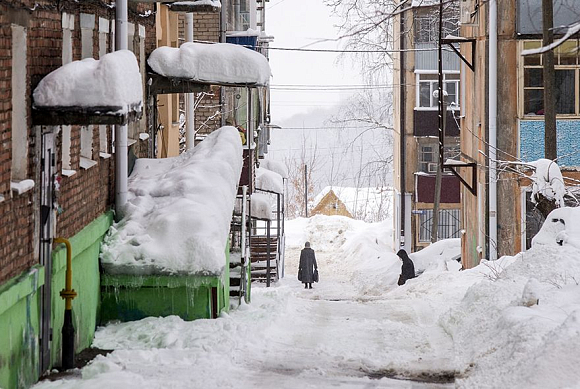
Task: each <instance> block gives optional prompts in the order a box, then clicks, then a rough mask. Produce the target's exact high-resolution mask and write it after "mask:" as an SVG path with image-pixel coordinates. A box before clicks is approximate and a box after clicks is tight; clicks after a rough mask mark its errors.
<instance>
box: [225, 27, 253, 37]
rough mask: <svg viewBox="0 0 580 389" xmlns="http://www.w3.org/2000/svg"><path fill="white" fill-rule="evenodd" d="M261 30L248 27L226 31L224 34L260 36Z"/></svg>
mask: <svg viewBox="0 0 580 389" xmlns="http://www.w3.org/2000/svg"><path fill="white" fill-rule="evenodd" d="M260 35H261V32H260V31H258V30H254V29H252V28H248V29H247V30H246V31H228V32H227V33H226V36H260Z"/></svg>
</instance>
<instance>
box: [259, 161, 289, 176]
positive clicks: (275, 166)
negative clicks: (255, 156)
mask: <svg viewBox="0 0 580 389" xmlns="http://www.w3.org/2000/svg"><path fill="white" fill-rule="evenodd" d="M260 167H263V168H266V169H268V170H271V171H273V172H276V173H278V174H279V175H281V176H282V178H288V169H287V168H286V165H284V164H283V163H282V162H279V161H274V160H272V159H261V160H260Z"/></svg>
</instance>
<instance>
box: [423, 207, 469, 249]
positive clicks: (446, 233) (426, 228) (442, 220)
mask: <svg viewBox="0 0 580 389" xmlns="http://www.w3.org/2000/svg"><path fill="white" fill-rule="evenodd" d="M460 215H461V214H460V210H459V209H440V210H439V223H438V227H437V240H441V239H449V238H459V237H460V234H461V218H460ZM432 223H433V210H432V209H422V210H421V213H420V214H419V242H430V241H431V227H432Z"/></svg>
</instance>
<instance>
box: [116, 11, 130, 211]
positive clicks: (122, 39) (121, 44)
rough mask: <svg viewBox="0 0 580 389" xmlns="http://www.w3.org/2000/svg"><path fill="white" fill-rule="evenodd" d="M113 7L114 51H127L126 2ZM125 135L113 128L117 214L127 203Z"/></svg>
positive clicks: (124, 127) (125, 131)
mask: <svg viewBox="0 0 580 389" xmlns="http://www.w3.org/2000/svg"><path fill="white" fill-rule="evenodd" d="M115 7H116V8H115V50H127V48H128V42H127V27H128V16H127V15H128V10H127V0H117V2H116V3H115ZM127 134H128V128H127V125H122V126H115V205H116V210H117V212H118V213H119V212H120V208H121V207H122V206H124V205H125V203H126V202H127V192H128V190H127V180H128V174H129V169H128V155H127V153H128V143H127Z"/></svg>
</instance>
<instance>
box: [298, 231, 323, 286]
mask: <svg viewBox="0 0 580 389" xmlns="http://www.w3.org/2000/svg"><path fill="white" fill-rule="evenodd" d="M315 274H316V275H318V265H317V264H316V257H315V256H314V250H312V249H311V248H310V242H306V243H304V248H303V249H302V251H301V252H300V266H299V268H298V280H299V281H302V283H303V284H304V289H306V288H309V289H312V283H313V282H318V279H316V278H317V277H315Z"/></svg>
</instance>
